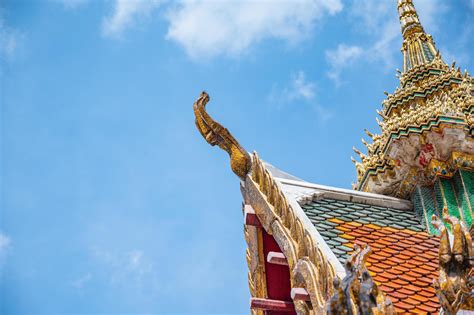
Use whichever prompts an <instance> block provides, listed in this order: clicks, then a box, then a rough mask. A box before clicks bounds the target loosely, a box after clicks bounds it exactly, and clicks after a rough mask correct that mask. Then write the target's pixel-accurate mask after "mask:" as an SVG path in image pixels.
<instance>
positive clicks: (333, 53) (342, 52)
mask: <svg viewBox="0 0 474 315" xmlns="http://www.w3.org/2000/svg"><path fill="white" fill-rule="evenodd" d="M363 52H364V51H363V49H362V48H361V47H359V46H348V45H346V44H339V46H337V49H335V50H327V51H326V60H327V62H328V64H329V66H330V70H329V72H328V74H327V75H328V77H329V78H330V79H331V80H333V81H334V82H335V83H336V84H337V85H339V84H341V78H340V76H341V71H342V70H344V68H346V67H347V66H349V65H350V64H352V63H354V62H355V61H356V60H357V59H359V58H360V57H361V56H362V53H363Z"/></svg>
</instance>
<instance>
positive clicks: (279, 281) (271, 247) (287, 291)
mask: <svg viewBox="0 0 474 315" xmlns="http://www.w3.org/2000/svg"><path fill="white" fill-rule="evenodd" d="M262 239H263V254H264V257H265V276H266V280H267V294H268V298H269V299H273V300H282V301H289V302H293V300H292V299H291V283H290V269H289V268H288V266H282V265H275V264H269V263H268V262H267V255H268V252H281V249H280V247H279V246H278V244H277V242H276V241H275V239H274V238H273V236H271V235H269V234H268V233H267V232H265V230H263V229H262ZM266 314H267V315H277V314H279V313H278V312H271V311H267V312H266ZM282 314H295V315H296V312H291V313H289V312H286V313H282Z"/></svg>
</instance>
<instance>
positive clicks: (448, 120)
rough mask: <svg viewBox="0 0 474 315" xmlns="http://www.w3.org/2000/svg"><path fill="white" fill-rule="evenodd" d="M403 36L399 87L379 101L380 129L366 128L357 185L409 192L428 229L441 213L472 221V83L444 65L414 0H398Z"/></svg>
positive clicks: (401, 195)
mask: <svg viewBox="0 0 474 315" xmlns="http://www.w3.org/2000/svg"><path fill="white" fill-rule="evenodd" d="M398 13H399V17H400V24H401V31H402V35H403V44H402V48H401V51H402V54H403V72H399V75H398V77H399V79H400V86H399V87H397V88H396V89H395V91H394V92H393V93H392V94H388V95H387V98H386V99H385V100H384V101H383V102H382V106H383V108H382V110H381V111H379V112H378V113H379V115H380V116H381V118H382V119H381V120H378V124H379V125H380V127H381V133H380V134H372V133H370V132H368V131H366V133H367V134H368V136H369V137H370V138H371V139H372V143H367V142H366V141H365V140H363V143H364V144H365V145H366V147H367V154H363V153H361V152H360V151H359V150H357V149H355V151H356V153H358V154H359V156H360V159H361V162H355V160H354V162H355V164H356V168H357V175H358V176H357V177H358V183H357V185H356V189H357V190H360V191H366V192H373V193H378V194H384V195H390V196H394V197H399V198H404V199H411V200H412V201H413V204H414V208H415V211H416V212H418V214H419V215H420V217H422V218H423V219H422V220H423V224H424V225H426V228H427V229H428V230H429V231H430V232H431V233H435V232H436V229H434V228H433V226H432V224H431V216H432V215H433V214H435V215H437V216H442V215H443V212H445V213H446V212H447V213H448V214H449V215H452V216H455V217H457V218H459V219H461V220H462V221H463V222H464V223H465V224H466V225H467V227H470V226H471V225H472V209H473V205H474V131H473V121H474V117H473V108H474V106H473V105H474V98H473V95H474V85H473V82H474V81H473V79H472V77H471V76H470V75H469V74H468V73H467V71H464V72H462V71H461V68H459V67H457V68H456V66H455V62H453V63H452V64H451V66H449V65H448V64H446V63H445V62H444V61H443V59H442V57H441V54H440V52H439V51H438V49H437V48H436V45H435V42H434V41H433V38H432V37H431V35H429V34H427V33H425V30H424V28H423V26H422V25H421V23H420V21H419V19H418V14H417V12H416V10H415V7H414V6H413V3H412V0H399V1H398Z"/></svg>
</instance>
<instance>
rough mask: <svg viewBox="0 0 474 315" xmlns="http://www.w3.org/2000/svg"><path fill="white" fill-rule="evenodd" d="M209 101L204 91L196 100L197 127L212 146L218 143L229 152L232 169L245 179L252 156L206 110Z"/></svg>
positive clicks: (250, 165)
mask: <svg viewBox="0 0 474 315" xmlns="http://www.w3.org/2000/svg"><path fill="white" fill-rule="evenodd" d="M208 102H209V95H208V94H207V93H206V92H204V91H203V92H202V93H201V95H200V96H199V98H198V99H197V100H196V102H194V105H193V108H194V115H195V117H196V121H195V122H196V127H197V129H198V130H199V132H200V133H201V135H202V136H203V137H204V139H205V140H206V141H207V143H209V144H210V145H212V146H215V145H216V144H217V145H218V146H219V148H221V149H222V150H224V151H226V152H227V153H228V154H229V157H230V167H231V169H232V171H233V172H234V173H235V174H236V175H237V176H239V177H240V178H241V179H244V178H245V176H247V174H248V173H249V172H250V170H251V168H252V158H251V156H250V154H249V153H248V152H247V151H245V149H244V148H243V147H242V146H241V145H240V144H239V143H238V142H237V140H235V138H234V137H233V136H232V135H231V134H230V132H229V131H228V130H227V129H226V128H224V127H223V126H222V125H221V124H219V123H218V122H217V121H215V120H214V119H213V118H212V117H211V116H210V115H209V114H208V113H207V112H206V104H207V103H208Z"/></svg>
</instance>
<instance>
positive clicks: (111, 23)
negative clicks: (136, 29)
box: [102, 0, 163, 38]
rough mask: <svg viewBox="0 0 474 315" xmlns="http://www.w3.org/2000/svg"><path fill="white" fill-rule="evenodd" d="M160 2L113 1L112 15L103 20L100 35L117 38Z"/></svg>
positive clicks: (149, 0)
mask: <svg viewBox="0 0 474 315" xmlns="http://www.w3.org/2000/svg"><path fill="white" fill-rule="evenodd" d="M162 2H163V1H162V0H115V2H114V9H113V12H112V15H111V16H109V17H106V18H104V20H103V22H102V34H103V35H104V36H106V37H112V38H119V37H120V36H121V35H122V33H123V32H124V31H125V29H126V28H127V27H131V26H132V25H134V24H135V23H137V20H138V19H139V18H146V17H148V16H149V15H150V13H151V12H152V11H153V10H154V9H156V8H157V7H158V6H159V5H160V4H161V3H162Z"/></svg>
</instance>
